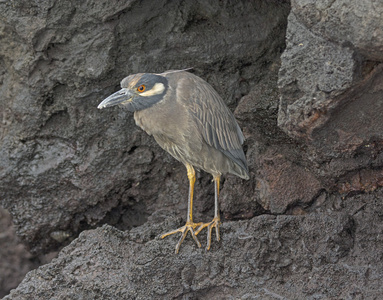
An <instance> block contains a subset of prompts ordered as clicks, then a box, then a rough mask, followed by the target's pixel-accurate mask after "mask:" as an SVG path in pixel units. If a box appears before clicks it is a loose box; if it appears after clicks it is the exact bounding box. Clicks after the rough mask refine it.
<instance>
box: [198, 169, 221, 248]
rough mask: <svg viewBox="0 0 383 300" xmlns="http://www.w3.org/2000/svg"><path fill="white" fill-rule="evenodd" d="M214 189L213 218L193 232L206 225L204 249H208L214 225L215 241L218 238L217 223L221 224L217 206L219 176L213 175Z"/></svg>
mask: <svg viewBox="0 0 383 300" xmlns="http://www.w3.org/2000/svg"><path fill="white" fill-rule="evenodd" d="M213 181H214V191H215V193H214V194H215V196H214V205H215V207H214V218H213V220H212V221H211V222H209V223H203V224H201V226H200V227H199V228H198V229H197V230H196V232H195V234H196V235H197V234H198V233H200V232H201V230H202V229H204V228H205V227H207V245H206V250H209V249H210V246H211V232H212V230H213V228H214V227H215V234H216V236H217V241H219V240H220V236H219V225H220V224H221V218H220V216H219V206H218V197H219V181H220V176H214V179H213Z"/></svg>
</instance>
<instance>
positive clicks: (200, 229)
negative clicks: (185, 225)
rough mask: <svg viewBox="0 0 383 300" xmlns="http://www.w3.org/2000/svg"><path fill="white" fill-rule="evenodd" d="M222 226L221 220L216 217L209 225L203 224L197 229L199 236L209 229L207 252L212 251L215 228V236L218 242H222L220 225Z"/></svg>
mask: <svg viewBox="0 0 383 300" xmlns="http://www.w3.org/2000/svg"><path fill="white" fill-rule="evenodd" d="M220 224H221V221H220V218H217V217H215V218H214V219H213V220H212V221H211V222H209V223H203V224H201V226H200V227H198V228H197V230H196V232H195V234H196V235H198V234H199V233H200V232H201V231H202V229H204V228H206V227H207V244H206V250H209V249H210V246H211V236H212V231H213V228H214V227H215V234H216V236H217V241H218V242H219V240H220V235H219V225H220Z"/></svg>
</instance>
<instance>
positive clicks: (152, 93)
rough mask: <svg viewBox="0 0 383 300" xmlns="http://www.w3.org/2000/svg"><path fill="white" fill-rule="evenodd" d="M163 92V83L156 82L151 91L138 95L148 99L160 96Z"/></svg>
mask: <svg viewBox="0 0 383 300" xmlns="http://www.w3.org/2000/svg"><path fill="white" fill-rule="evenodd" d="M164 90H165V85H164V84H163V83H159V82H158V83H156V84H155V85H154V86H153V87H152V89H150V90H148V91H146V92H143V93H140V94H139V95H140V96H144V97H150V96H155V95H159V94H162V93H163V91H164Z"/></svg>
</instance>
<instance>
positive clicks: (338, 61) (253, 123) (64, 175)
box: [0, 0, 383, 299]
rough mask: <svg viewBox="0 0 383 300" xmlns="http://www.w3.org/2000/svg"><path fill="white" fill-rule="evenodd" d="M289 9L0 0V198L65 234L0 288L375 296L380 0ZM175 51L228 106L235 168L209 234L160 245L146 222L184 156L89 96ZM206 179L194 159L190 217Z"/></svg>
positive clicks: (53, 293) (163, 208)
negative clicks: (238, 140) (235, 136)
mask: <svg viewBox="0 0 383 300" xmlns="http://www.w3.org/2000/svg"><path fill="white" fill-rule="evenodd" d="M289 12H290V5H289V2H287V1H251V2H250V1H237V2H222V1H209V3H207V2H206V1H183V2H179V1H165V0H161V1H149V0H144V1H136V0H132V1H124V2H121V1H87V2H84V3H72V2H62V1H57V0H50V1H37V2H36V1H35V2H31V1H26V0H20V1H0V38H1V43H0V82H1V89H0V121H1V122H0V201H1V202H0V203H1V205H2V206H4V207H6V208H7V209H8V210H9V212H10V213H11V215H12V217H13V221H14V224H15V227H16V229H17V234H18V236H19V237H20V238H21V240H22V241H23V242H24V243H25V244H26V245H27V246H28V247H29V248H30V249H31V251H32V252H33V253H35V254H39V253H44V252H48V251H50V250H54V251H57V250H59V249H61V248H62V247H63V246H64V245H68V244H70V245H69V246H67V247H66V248H64V249H63V250H62V252H61V253H60V255H59V257H58V258H57V259H55V260H53V261H52V262H51V263H50V264H47V265H45V266H41V267H40V268H39V269H37V270H35V271H32V272H30V273H28V275H27V276H26V278H25V280H24V281H23V282H22V283H21V284H20V286H19V287H18V288H17V289H16V290H14V291H13V292H12V293H11V295H10V296H8V297H7V299H31V298H32V299H35V298H40V299H48V298H49V299H93V298H94V299H97V298H101V299H118V298H122V299H123V298H126V299H131V298H142V299H148V298H149V299H150V298H164V299H169V298H175V299H225V298H226V299H233V298H234V299H238V298H239V299H254V298H257V297H258V298H260V299H378V298H379V297H380V295H381V294H382V288H381V282H382V271H381V270H383V268H382V259H381V254H380V253H381V249H382V241H381V239H380V234H381V232H382V229H383V228H382V226H383V225H382V218H381V214H380V211H382V204H381V198H382V196H383V195H382V188H381V187H382V186H383V171H382V170H383V168H382V167H383V143H382V140H383V139H382V132H383V128H382V126H383V125H382V124H383V123H382V122H381V116H382V115H383V111H382V109H383V105H382V99H383V90H382V86H383V75H382V74H383V72H382V64H381V62H382V39H383V36H382V28H383V26H382V19H381V18H380V17H379V14H381V12H382V4H381V3H380V2H379V1H372V0H371V1H364V2H363V5H361V4H355V3H349V2H347V1H340V0H337V1H330V2H328V1H303V0H301V1H298V0H297V1H293V2H292V4H291V12H290V15H289V17H288V18H287V16H288V14H289ZM287 22H288V26H287ZM286 28H287V33H286ZM285 37H286V50H285V51H284V52H283V55H282V58H281V59H280V55H281V53H282V51H283V50H284V49H285ZM187 67H193V68H194V70H193V72H194V73H195V74H197V75H199V76H201V77H203V78H204V79H206V80H207V81H208V82H209V83H211V84H212V85H213V87H214V88H215V89H216V90H217V91H218V92H219V94H220V95H222V97H223V98H224V100H225V102H226V103H227V104H228V105H229V107H230V108H231V109H232V110H233V111H235V115H236V117H237V119H238V120H239V123H240V125H241V127H242V128H243V131H244V135H245V137H246V142H245V145H244V148H245V152H246V157H247V159H248V162H249V166H250V175H251V179H250V180H249V181H243V180H241V179H239V178H235V177H234V176H227V177H226V178H224V181H223V183H222V190H221V199H220V202H221V212H222V217H223V218H222V219H223V225H222V241H221V242H220V243H217V242H213V246H212V249H211V251H210V252H205V250H203V249H198V248H197V247H196V245H195V244H194V242H193V241H192V239H190V237H188V238H187V239H186V241H185V242H184V244H183V245H182V247H181V251H180V254H179V255H178V256H176V255H174V254H173V252H174V247H175V243H176V240H177V237H175V236H173V237H169V238H166V239H165V240H161V239H160V238H159V235H160V234H161V233H164V232H166V231H167V230H169V229H173V228H175V227H177V226H180V225H182V223H183V222H184V221H185V220H184V218H185V216H186V207H187V201H186V196H187V190H188V186H187V178H186V174H185V173H186V172H185V168H184V166H182V165H181V164H180V163H178V162H176V161H174V159H173V158H171V157H170V156H169V155H168V154H166V153H165V152H164V151H163V150H162V149H160V148H159V147H158V145H156V143H155V142H154V141H153V139H152V138H151V137H149V136H147V135H146V134H145V133H144V132H142V131H141V130H140V129H139V128H137V127H136V126H135V124H134V121H133V118H132V115H131V114H129V113H127V112H124V111H121V110H119V109H118V108H115V109H110V110H105V111H99V110H97V108H96V107H97V104H98V103H99V102H100V101H101V100H102V99H104V98H105V97H106V96H107V95H109V94H111V93H112V92H114V91H116V90H117V89H118V88H119V81H120V80H121V79H122V78H123V77H125V76H126V75H128V74H131V73H136V72H161V71H164V70H167V69H182V68H187ZM277 82H278V83H277ZM213 192H214V191H213V185H212V183H211V178H210V176H208V175H207V174H203V173H199V174H198V178H197V183H196V193H195V198H196V201H195V210H194V211H195V220H196V221H200V220H201V221H208V220H209V219H210V218H211V217H212V216H213ZM278 214H285V215H278ZM257 215H258V217H254V216H257ZM259 215H261V216H259ZM276 215H278V216H276ZM238 219H239V221H238ZM246 219H248V220H246ZM250 219H251V220H250ZM228 220H237V221H236V222H234V221H232V222H230V221H228ZM103 224H108V225H104V226H103V227H101V226H102V225H103ZM371 224H373V226H372V225H371ZM95 228H97V229H95ZM132 228H133V229H132ZM92 229H93V230H92ZM84 230H85V231H84ZM82 231H84V232H83V233H82V234H81V235H80V237H79V238H77V239H76V237H77V236H78V234H79V233H80V232H82ZM205 238H206V235H205V233H201V240H202V241H204V240H205ZM205 244H206V242H203V245H205ZM15 247H16V246H15ZM7 249H8V248H7ZM5 259H7V258H5ZM22 261H24V262H25V260H22ZM26 264H27V263H26ZM4 265H6V264H4ZM27 267H28V268H30V267H31V266H30V265H28V266H27ZM19 269H20V274H21V273H22V272H25V271H26V268H23V267H20V268H19ZM8 271H9V270H8ZM14 272H17V270H16V269H15V270H14ZM8 273H9V272H8ZM8 273H7V274H8ZM21 276H22V275H20V276H19V278H20V277H21ZM15 278H16V276H15ZM12 280H13V279H12ZM14 285H15V284H14V283H13V285H12V286H14ZM3 286H4V287H5V286H7V287H9V286H10V285H6V284H3ZM7 292H8V291H3V292H2V293H3V294H6V293H7Z"/></svg>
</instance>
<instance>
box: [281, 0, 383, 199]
mask: <svg viewBox="0 0 383 300" xmlns="http://www.w3.org/2000/svg"><path fill="white" fill-rule="evenodd" d="M382 14H383V4H382V2H381V1H359V2H350V1H346V0H336V1H310V0H296V1H292V8H291V13H290V15H289V18H288V26H287V33H286V35H287V39H286V40H287V44H286V51H285V52H284V53H283V55H282V58H281V60H282V66H281V69H280V73H279V86H280V90H281V101H280V106H279V111H278V124H279V126H280V127H281V128H282V129H283V130H284V131H285V132H287V133H288V134H289V135H290V136H292V137H295V138H296V139H297V140H299V141H301V142H302V143H303V144H304V145H306V146H308V149H307V150H306V153H307V157H308V159H309V160H310V164H308V165H307V166H308V167H309V168H310V169H311V171H312V172H314V173H315V174H316V176H317V177H318V178H319V179H320V180H321V181H322V183H323V184H324V186H325V187H326V188H327V189H333V190H338V191H341V192H347V191H345V190H344V189H343V188H342V187H344V186H345V185H348V186H349V190H348V192H350V191H354V190H359V191H364V190H371V189H374V188H377V187H379V186H382V183H383V182H382V174H381V173H380V174H379V172H378V173H375V171H374V170H371V169H375V168H380V169H381V168H382V166H383V151H382V149H383V142H382V140H383V122H381V119H382V115H383V64H382V62H383V18H382ZM365 169H368V170H370V173H371V175H370V176H367V178H368V179H370V180H371V182H368V184H367V186H366V188H365V189H364V188H363V187H361V186H360V185H359V186H355V185H353V182H352V179H351V178H350V177H353V176H354V174H355V173H359V176H360V177H362V176H363V175H366V173H369V172H366V171H365ZM360 170H363V171H362V172H360ZM363 173H364V174H363ZM372 173H374V174H372ZM364 177H366V176H364ZM364 181H366V180H364Z"/></svg>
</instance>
